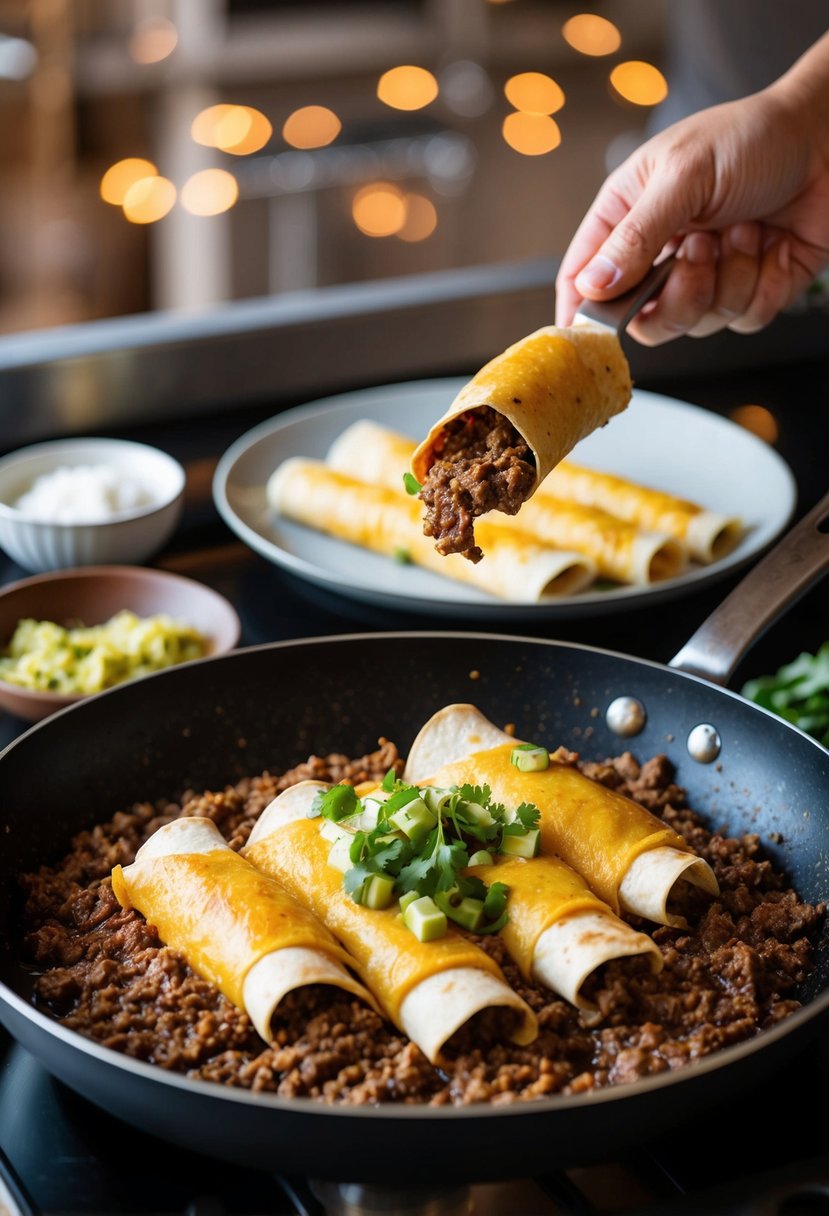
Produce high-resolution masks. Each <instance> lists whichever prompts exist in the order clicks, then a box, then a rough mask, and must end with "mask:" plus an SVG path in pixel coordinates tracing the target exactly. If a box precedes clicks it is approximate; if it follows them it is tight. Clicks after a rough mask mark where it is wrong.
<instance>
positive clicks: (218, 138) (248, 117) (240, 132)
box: [190, 105, 273, 156]
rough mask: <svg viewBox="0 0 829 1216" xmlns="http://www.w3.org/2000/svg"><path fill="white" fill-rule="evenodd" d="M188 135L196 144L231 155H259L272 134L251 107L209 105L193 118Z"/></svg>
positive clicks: (260, 113) (265, 119)
mask: <svg viewBox="0 0 829 1216" xmlns="http://www.w3.org/2000/svg"><path fill="white" fill-rule="evenodd" d="M190 134H191V135H192V136H193V139H194V140H195V141H196V143H197V144H203V145H204V146H205V147H207V148H218V149H219V151H220V152H229V153H231V154H232V155H233V156H248V155H249V154H250V153H251V152H258V151H259V150H260V149H261V148H264V146H265V144H266V143H267V142H268V140H269V139H270V137H271V135H272V134H273V127H272V126H271V124H270V122H269V121H268V119H267V118H266V117H265V115H264V114H263V113H262V112H261V111H260V110H256V109H254V108H253V106H236V105H216V106H208V107H207V109H206V110H202V111H201V112H200V113H199V114H197V115H196V117H195V118H194V119H193V123H192V126H191V127H190Z"/></svg>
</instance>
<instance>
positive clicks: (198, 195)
mask: <svg viewBox="0 0 829 1216" xmlns="http://www.w3.org/2000/svg"><path fill="white" fill-rule="evenodd" d="M238 197H239V186H238V184H237V181H236V178H235V177H234V176H233V174H232V173H228V171H227V169H202V170H201V172H200V173H194V174H193V176H192V177H189V178H188V179H187V181H186V182H185V183H184V185H183V186H182V188H181V205H182V207H183V208H184V210H185V211H189V212H190V214H191V215H221V214H222V212H223V211H229V210H230V208H231V207H232V206H233V204H234V203H235V202H236V200H237V198H238Z"/></svg>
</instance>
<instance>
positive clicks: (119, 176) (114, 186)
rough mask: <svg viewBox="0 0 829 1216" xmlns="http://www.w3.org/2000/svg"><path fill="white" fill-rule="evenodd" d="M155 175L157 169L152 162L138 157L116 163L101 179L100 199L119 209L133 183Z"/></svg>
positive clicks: (129, 157)
mask: <svg viewBox="0 0 829 1216" xmlns="http://www.w3.org/2000/svg"><path fill="white" fill-rule="evenodd" d="M157 173H158V169H156V167H155V165H154V164H153V162H152V161H151V160H143V159H142V158H141V157H140V156H128V157H126V159H125V160H119V161H116V162H115V164H114V165H110V167H109V168H108V169H107V171H106V173H105V174H104V176H103V177H102V178H101V185H100V191H101V198H102V199H103V200H104V202H105V203H111V204H112V205H113V207H120V206H121V205H122V204H123V202H124V197H125V195H126V193H127V191H128V190H129V188H130V186H132V185H133V183H134V182H137V181H141V179H142V178H145V177H155V176H156V174H157Z"/></svg>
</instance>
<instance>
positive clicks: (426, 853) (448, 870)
mask: <svg viewBox="0 0 829 1216" xmlns="http://www.w3.org/2000/svg"><path fill="white" fill-rule="evenodd" d="M381 788H382V791H383V794H385V795H386V797H385V799H384V800H381V801H379V802H378V800H377V799H376V797H375V799H374V801H373V802H372V803H371V806H372V809H374V808H377V821H376V826H375V827H373V828H372V830H371V831H366V830H365V819H364V818H361V813H362V811H363V809H364V804H363V802H362V801H361V800H360V799H358V797H357V795H356V793H355V791H354V789H353V787H352V786H350V785H335V786H331V787H330V788H329V789H328V790H325V791H321V792H320V793H319V794H318V795H317V797H316V798H315V799H314V804H313V807H312V810H311V814H312V815H313V816H322V817H323V818H325V819H330V820H333V821H334V822H335V823H337V824H338V825H339V827H340V828H342V829H343V830H344V831H345V832H346V833H347V834H348V835H349V837H350V845H349V849H348V856H349V860H350V862H351V866H350V868H349V869H348V870H347V871H346V873H345V876H344V879H343V886H344V889H345V890H346V891H347V892H348V894H349V895H351V897H352V899H354V900H355V902H356V903H364V904H366V905H367V906H371V907H374V908H378V907H386V906H387V903H386V902H385V901H387V900H388V899H389V898H390V897H391V894H393V895H394V896H396V897H397V898H398V899H400V898H405V897H406V896H407V895H410V896H415V897H416V898H423V897H425V896H428V897H429V898H433V899H434V898H437V897H438V896H440V905H441V906H442V907H443V906H444V905H446V906H448V907H449V908H450V910H454V909H455V908H456V907H458V908H460V907H462V911H461V912H459V913H458V915H457V916H454V913H453V911H452V912H451V914H450V913H447V915H450V919H457V920H458V923H460V924H461V925H462V927H463V928H465V929H467V930H469V931H470V932H473V933H481V934H488V933H497V932H498V931H499V930H500V929H502V928H503V927H504V925H505V924H506V922H507V919H508V912H507V902H508V894H509V889H508V887H507V886H506V884H504V883H501V882H491V883H489V884H488V885H487V884H486V883H484V882H483V881H482V880H481V879H480V878H479V877H477V876H476V875H473V874H465V873H464V871H465V870H466V868H467V867H468V866H469V864H470V850H471V851H472V852H474V853H475V854H476V855H477V856H480V847H479V846H480V844H484V845H486V847H487V850H489V856H490V857H493V859H494V854H497V853H501V852H508V853H517V854H518V855H519V856H520V855H523V854H522V851H521V850H522V849H523V850H524V852H526V853H527V855H528V856H529V855H531V854H530V853H529V852H527V850H526V848H525V846H526V845H528V844H529V843H530V842H529V841H525V842H524V843H523V844H522V843H521V842H519V843H518V846H517V848H513V847H512V846H511V847H510V848H509V849H504V848H503V844H504V840H505V838H509V837H529V836H531V835H533V836H538V830H537V825H538V821H539V818H540V813H539V810H538V808H537V807H535V806H533V804H532V803H529V802H522V803H521V805H520V806H518V807H516V808H515V809H514V810H512V811H508V810H507V808H506V807H505V806H504V805H503V804H502V803H500V802H493V800H492V791H491V789H490V787H489V786H488V785H462V786H452V787H451V788H449V789H438V788H435V787H432V786H425V787H424V786H415V785H410V784H409V783H408V782H406V781H403V780H402V779H401V778H399V777H398V776H397V775H396V773H395V771H394V769H389V771H388V772H387V773H386V775H385V777H384V778H383V782H382V787H381ZM367 797H371V795H370V794H369V795H367ZM412 803H417V805H418V806H419V807H420V813H421V817H422V818H423V820H424V827H423V830H422V831H419V832H416V833H415V832H411V831H410V832H409V833H408V834H407V832H406V831H404V830H401V828H400V827H398V824H399V823H400V819H401V815H400V812H401V811H403V818H405V817H406V810H404V808H410V807H411V805H412ZM430 817H431V822H432V824H433V826H431V827H429V826H428V824H429V818H430ZM372 822H373V820H372ZM403 826H404V827H406V826H407V825H403ZM493 876H494V875H493ZM381 880H382V881H381ZM381 888H382V892H381V893H382V895H383V901H382V902H379V903H378V902H377V898H376V897H377V892H378V891H379V890H380V889H381ZM447 900H448V901H449V903H448V904H447Z"/></svg>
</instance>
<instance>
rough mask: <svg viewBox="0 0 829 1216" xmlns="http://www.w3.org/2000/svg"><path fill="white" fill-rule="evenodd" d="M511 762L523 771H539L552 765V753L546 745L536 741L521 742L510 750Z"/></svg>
mask: <svg viewBox="0 0 829 1216" xmlns="http://www.w3.org/2000/svg"><path fill="white" fill-rule="evenodd" d="M509 758H510V764H514V765H515V767H516V768H517V769H518V770H519V771H520V772H522V773H539V772H541V770H542V769H545V768H549V767H550V753H549V752H548V751H547V748H546V747H536V745H535V744H534V743H519V744H518V745H517V746H516V747H514V748H513V749H512V751H511V752H510V757H509Z"/></svg>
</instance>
